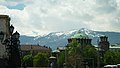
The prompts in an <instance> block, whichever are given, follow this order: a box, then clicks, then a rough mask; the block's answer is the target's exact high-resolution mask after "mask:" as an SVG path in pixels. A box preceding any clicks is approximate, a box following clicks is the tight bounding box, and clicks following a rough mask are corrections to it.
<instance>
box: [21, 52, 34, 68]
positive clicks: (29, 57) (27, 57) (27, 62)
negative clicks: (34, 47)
mask: <svg viewBox="0 0 120 68" xmlns="http://www.w3.org/2000/svg"><path fill="white" fill-rule="evenodd" d="M22 62H23V63H24V64H25V65H26V66H28V67H31V66H33V56H32V54H28V55H25V56H24V57H23V59H22Z"/></svg>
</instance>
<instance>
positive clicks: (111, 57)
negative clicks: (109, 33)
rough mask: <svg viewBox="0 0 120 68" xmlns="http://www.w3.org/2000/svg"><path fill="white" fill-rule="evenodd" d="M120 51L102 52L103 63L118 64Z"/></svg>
mask: <svg viewBox="0 0 120 68" xmlns="http://www.w3.org/2000/svg"><path fill="white" fill-rule="evenodd" d="M119 60H120V52H119V51H110V50H109V51H107V52H105V54H104V63H105V64H118V63H120V61H119Z"/></svg>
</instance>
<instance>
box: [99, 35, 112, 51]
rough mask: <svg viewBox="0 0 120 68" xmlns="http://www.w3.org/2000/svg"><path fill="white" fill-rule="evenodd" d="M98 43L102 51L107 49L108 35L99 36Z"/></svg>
mask: <svg viewBox="0 0 120 68" xmlns="http://www.w3.org/2000/svg"><path fill="white" fill-rule="evenodd" d="M98 45H99V48H100V49H101V50H102V51H107V50H109V48H110V47H109V46H110V43H109V41H108V37H107V36H105V35H102V36H100V42H99V43H98Z"/></svg>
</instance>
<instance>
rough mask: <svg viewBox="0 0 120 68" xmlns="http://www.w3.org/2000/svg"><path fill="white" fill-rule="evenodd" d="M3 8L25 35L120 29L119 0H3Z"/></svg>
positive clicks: (3, 11)
mask: <svg viewBox="0 0 120 68" xmlns="http://www.w3.org/2000/svg"><path fill="white" fill-rule="evenodd" d="M8 6H10V7H11V8H9V7H8ZM16 6H17V7H16ZM20 6H22V7H20ZM0 10H1V11H0V14H8V15H10V17H11V18H12V19H11V23H12V24H13V25H14V26H15V28H16V30H18V31H19V32H20V33H21V34H24V35H39V34H45V33H49V32H54V31H67V30H71V29H80V28H88V29H92V30H99V31H114V32H120V30H119V29H120V26H119V25H120V23H119V22H120V17H119V16H120V13H119V12H120V4H119V0H76V1H74V0H36V1H33V0H20V1H19V2H18V1H17V0H3V1H2V2H1V3H0Z"/></svg>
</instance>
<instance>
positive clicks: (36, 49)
mask: <svg viewBox="0 0 120 68" xmlns="http://www.w3.org/2000/svg"><path fill="white" fill-rule="evenodd" d="M51 51H52V49H51V48H49V47H46V46H40V45H21V55H22V56H24V55H26V54H28V53H32V54H33V55H36V54H37V53H48V54H51Z"/></svg>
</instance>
